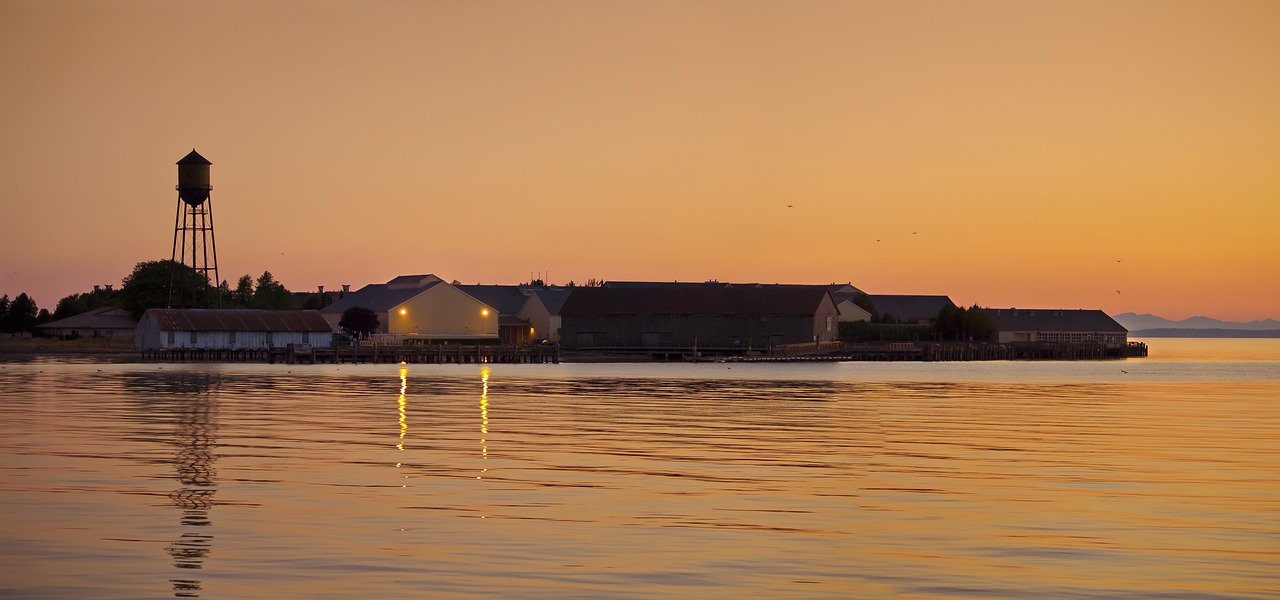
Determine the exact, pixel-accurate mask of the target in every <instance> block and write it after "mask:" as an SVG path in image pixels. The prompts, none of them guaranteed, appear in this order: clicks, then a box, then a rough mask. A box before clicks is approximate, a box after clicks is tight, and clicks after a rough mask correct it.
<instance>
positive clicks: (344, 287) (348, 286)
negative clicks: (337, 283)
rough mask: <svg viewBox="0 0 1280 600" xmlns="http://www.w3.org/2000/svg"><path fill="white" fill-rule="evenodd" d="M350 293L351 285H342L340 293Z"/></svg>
mask: <svg viewBox="0 0 1280 600" xmlns="http://www.w3.org/2000/svg"><path fill="white" fill-rule="evenodd" d="M350 291H351V284H348V283H344V284H342V293H344V294H345V293H347V292H350Z"/></svg>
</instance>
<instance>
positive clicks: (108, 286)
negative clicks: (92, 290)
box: [106, 283, 112, 292]
mask: <svg viewBox="0 0 1280 600" xmlns="http://www.w3.org/2000/svg"><path fill="white" fill-rule="evenodd" d="M106 285H107V291H108V292H110V291H111V288H112V285H111V284H110V283H108V284H106Z"/></svg>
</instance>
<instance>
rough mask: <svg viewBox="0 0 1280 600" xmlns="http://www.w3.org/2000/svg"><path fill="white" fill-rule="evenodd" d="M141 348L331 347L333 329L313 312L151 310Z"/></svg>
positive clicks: (137, 338) (137, 333)
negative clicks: (292, 345) (297, 345)
mask: <svg viewBox="0 0 1280 600" xmlns="http://www.w3.org/2000/svg"><path fill="white" fill-rule="evenodd" d="M133 339H134V346H136V347H137V348H138V349H139V350H144V351H146V350H173V349H179V348H181V349H193V350H194V349H199V350H258V349H266V348H284V347H287V346H288V345H289V344H306V345H310V346H312V347H316V348H328V347H329V346H331V345H332V344H333V328H332V327H330V326H329V323H328V322H327V321H325V320H324V317H322V316H320V313H319V312H317V311H314V310H256V309H217V308H191V309H180V308H152V309H148V310H147V312H146V313H144V314H143V315H142V320H140V321H138V327H137V328H136V329H135V330H134V338H133Z"/></svg>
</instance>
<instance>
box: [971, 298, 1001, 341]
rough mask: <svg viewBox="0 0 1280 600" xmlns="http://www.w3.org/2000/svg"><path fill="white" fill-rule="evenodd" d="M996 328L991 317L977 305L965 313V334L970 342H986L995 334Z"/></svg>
mask: <svg viewBox="0 0 1280 600" xmlns="http://www.w3.org/2000/svg"><path fill="white" fill-rule="evenodd" d="M995 331H996V326H995V324H993V323H992V322H991V315H988V314H987V313H986V311H984V310H982V308H980V307H979V306H978V305H977V304H974V305H973V306H970V307H969V310H967V311H965V313H964V333H965V335H966V336H968V338H969V339H970V340H974V341H979V342H986V341H990V340H991V337H992V335H993V334H995Z"/></svg>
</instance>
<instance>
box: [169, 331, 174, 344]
mask: <svg viewBox="0 0 1280 600" xmlns="http://www.w3.org/2000/svg"><path fill="white" fill-rule="evenodd" d="M173 344H174V332H172V331H170V332H169V345H170V346H172V345H173Z"/></svg>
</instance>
